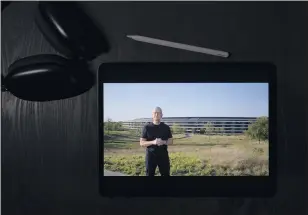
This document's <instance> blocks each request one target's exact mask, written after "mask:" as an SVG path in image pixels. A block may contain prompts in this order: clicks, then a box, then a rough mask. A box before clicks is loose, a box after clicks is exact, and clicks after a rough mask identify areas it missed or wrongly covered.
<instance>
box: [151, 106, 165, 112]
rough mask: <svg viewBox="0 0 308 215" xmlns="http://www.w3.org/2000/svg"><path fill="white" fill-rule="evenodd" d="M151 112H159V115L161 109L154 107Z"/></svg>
mask: <svg viewBox="0 0 308 215" xmlns="http://www.w3.org/2000/svg"><path fill="white" fill-rule="evenodd" d="M153 112H160V113H162V112H163V111H162V109H161V108H160V107H155V108H154V109H153Z"/></svg>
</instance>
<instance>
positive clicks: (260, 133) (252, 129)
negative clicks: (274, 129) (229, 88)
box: [170, 117, 269, 143]
mask: <svg viewBox="0 0 308 215" xmlns="http://www.w3.org/2000/svg"><path fill="white" fill-rule="evenodd" d="M170 128H171V130H172V133H174V134H183V133H185V132H186V131H185V128H183V127H181V126H179V125H178V124H173V125H172V126H171V127H170ZM196 129H197V128H193V129H192V132H193V133H195V131H196ZM199 133H200V134H205V135H209V137H210V135H213V134H222V135H224V134H225V133H226V130H225V128H224V127H215V126H214V124H213V123H212V122H207V123H206V124H205V125H204V126H203V127H202V128H200V130H199ZM244 134H245V135H246V136H248V137H249V138H251V139H255V140H258V141H259V143H260V142H261V141H265V140H268V135H269V133H268V117H259V118H258V119H257V120H256V121H255V122H253V123H251V124H250V125H249V126H248V129H247V130H246V131H245V132H244Z"/></svg>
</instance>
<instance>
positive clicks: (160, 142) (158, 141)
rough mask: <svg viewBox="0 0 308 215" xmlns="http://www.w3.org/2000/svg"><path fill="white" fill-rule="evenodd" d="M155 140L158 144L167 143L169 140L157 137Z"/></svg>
mask: <svg viewBox="0 0 308 215" xmlns="http://www.w3.org/2000/svg"><path fill="white" fill-rule="evenodd" d="M155 142H156V144H155V145H158V146H162V145H165V144H167V141H165V140H162V139H160V138H156V140H155Z"/></svg>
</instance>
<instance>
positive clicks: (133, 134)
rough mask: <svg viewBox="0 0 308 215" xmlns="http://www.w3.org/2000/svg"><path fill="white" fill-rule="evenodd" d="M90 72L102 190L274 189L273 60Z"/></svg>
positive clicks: (169, 193)
mask: <svg viewBox="0 0 308 215" xmlns="http://www.w3.org/2000/svg"><path fill="white" fill-rule="evenodd" d="M98 80H99V83H98V85H99V87H98V96H99V98H98V100H99V102H98V103H99V135H100V136H99V155H100V159H99V162H100V163H99V167H100V177H99V178H100V182H99V183H100V193H101V194H102V195H103V196H114V197H115V196H126V197H146V196H149V197H154V196H156V197H161V196H166V197H236V196H237V197H265V196H273V195H274V194H275V192H276V175H277V172H276V169H277V167H276V161H277V160H276V150H275V148H276V67H275V66H274V65H273V64H270V63H175V62H174V63H172V62H171V63H138V62H136V63H104V64H102V65H101V66H100V67H99V71H98ZM165 176H166V177H165Z"/></svg>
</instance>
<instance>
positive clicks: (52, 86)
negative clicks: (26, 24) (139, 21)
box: [2, 2, 109, 101]
mask: <svg viewBox="0 0 308 215" xmlns="http://www.w3.org/2000/svg"><path fill="white" fill-rule="evenodd" d="M35 22H36V24H37V26H38V28H39V29H40V31H41V32H42V34H43V35H44V37H45V38H46V40H47V41H48V42H49V43H50V44H51V45H52V46H53V47H54V48H55V49H56V50H57V51H58V52H59V53H61V54H62V55H64V56H65V57H61V56H58V55H53V54H42V55H35V56H30V57H25V58H22V59H19V60H17V61H15V62H14V63H13V64H11V65H10V66H9V68H8V74H7V76H6V77H4V79H2V91H9V92H10V93H12V94H13V95H15V96H16V97H18V98H20V99H23V100H29V101H52V100H59V99H65V98H70V97H74V96H77V95H80V94H82V93H84V92H86V91H88V90H89V89H90V88H91V87H92V86H93V85H94V84H95V79H96V76H95V74H94V73H93V72H91V71H90V68H89V65H88V62H89V61H91V60H93V59H94V58H96V57H97V56H99V55H100V54H102V53H104V52H107V51H108V50H109V47H108V44H107V42H106V40H105V37H104V35H103V34H102V32H101V31H100V30H99V29H98V28H97V26H96V25H95V24H94V23H93V22H92V21H91V19H90V17H88V16H87V15H86V14H85V13H84V12H83V10H82V9H81V8H80V7H79V5H78V3H75V2H39V3H38V10H37V13H36V16H35Z"/></svg>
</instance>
